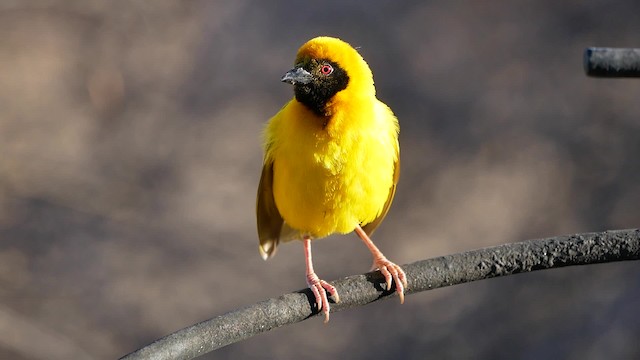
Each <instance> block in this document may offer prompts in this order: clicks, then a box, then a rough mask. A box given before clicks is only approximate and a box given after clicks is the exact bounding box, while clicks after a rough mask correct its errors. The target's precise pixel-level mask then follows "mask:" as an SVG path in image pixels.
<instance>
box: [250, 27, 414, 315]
mask: <svg viewBox="0 0 640 360" xmlns="http://www.w3.org/2000/svg"><path fill="white" fill-rule="evenodd" d="M282 81H283V82H286V83H289V84H292V85H293V89H294V94H295V96H294V98H293V99H292V100H291V101H289V102H288V103H287V104H286V105H285V106H284V107H283V108H282V109H281V110H280V111H279V112H278V113H277V114H276V115H275V116H274V117H272V118H271V120H269V123H268V124H267V127H266V129H265V132H264V151H265V155H264V162H263V167H262V176H261V178H260V185H259V186H258V196H257V209H256V210H257V222H258V237H259V239H260V247H259V250H260V254H261V255H262V257H263V258H264V259H265V260H266V259H268V258H269V257H271V256H272V255H273V254H274V253H275V250H276V247H277V246H278V243H279V242H280V241H289V240H294V239H298V240H302V242H303V244H304V252H305V260H306V275H307V284H308V285H309V288H311V290H312V291H313V294H314V296H315V300H316V303H317V306H318V309H319V310H320V309H322V310H323V312H324V314H325V322H327V321H329V311H330V305H329V301H328V299H327V294H326V292H329V294H330V295H331V296H332V297H333V298H334V300H335V301H336V302H338V301H340V299H339V296H338V293H337V291H336V288H335V287H334V286H333V285H331V284H329V283H327V282H326V281H324V280H320V279H319V278H318V276H317V275H316V273H315V271H314V270H313V263H312V260H311V240H313V239H319V238H323V237H326V236H328V235H331V234H334V233H341V234H346V233H350V232H352V231H355V232H356V234H357V235H358V236H359V237H360V238H361V239H362V241H364V243H365V244H366V246H367V247H368V248H369V250H370V251H371V254H372V255H373V266H374V268H377V269H380V271H381V272H382V274H383V275H384V277H385V279H386V283H387V289H390V288H391V282H392V280H393V281H394V282H395V286H396V291H397V292H398V295H399V296H400V302H401V303H402V302H404V288H405V287H406V286H407V279H406V275H405V273H404V271H403V270H402V268H400V266H398V265H396V264H394V263H392V262H391V261H389V260H387V258H386V257H385V256H384V255H383V254H382V252H381V251H380V250H379V249H378V248H377V247H376V246H375V245H374V244H373V242H372V241H371V239H370V238H369V236H370V235H371V233H373V231H374V230H375V229H376V228H377V227H378V225H380V222H382V219H384V217H385V215H386V214H387V212H388V211H389V206H390V205H391V202H392V201H393V196H394V194H395V191H396V184H397V182H398V176H399V174H400V158H399V146H398V132H399V126H398V119H396V117H395V116H394V114H393V112H392V111H391V109H390V108H389V107H388V106H387V105H385V104H384V103H382V102H381V101H379V100H378V99H377V98H376V93H375V87H374V85H373V75H372V73H371V70H370V69H369V65H367V63H366V62H365V61H364V59H363V58H362V56H360V54H359V53H358V52H357V51H356V50H355V49H354V48H353V47H352V46H351V45H349V44H348V43H346V42H344V41H342V40H340V39H336V38H331V37H317V38H314V39H311V40H309V41H308V42H307V43H305V44H304V45H302V47H301V48H300V49H299V50H298V54H297V56H296V60H295V66H294V68H293V69H292V70H290V71H288V72H287V73H286V74H285V75H284V76H283V77H282ZM325 290H326V292H325Z"/></svg>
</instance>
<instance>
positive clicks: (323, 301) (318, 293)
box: [303, 237, 340, 324]
mask: <svg viewBox="0 0 640 360" xmlns="http://www.w3.org/2000/svg"><path fill="white" fill-rule="evenodd" d="M303 242H304V259H305V261H306V263H307V285H309V288H310V289H311V291H313V295H314V296H315V298H316V304H318V311H319V310H320V309H322V311H323V312H324V322H325V324H326V323H327V322H329V310H330V309H331V306H330V305H329V299H328V298H327V293H326V292H325V290H326V291H328V292H329V294H331V296H332V297H333V299H334V300H335V301H336V302H339V301H340V297H339V296H338V291H337V290H336V288H335V287H334V286H333V285H331V284H329V283H328V282H326V281H324V280H320V279H319V278H318V275H316V273H315V271H313V261H312V259H311V239H310V238H309V237H305V238H304V240H303Z"/></svg>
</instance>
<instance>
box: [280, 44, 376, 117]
mask: <svg viewBox="0 0 640 360" xmlns="http://www.w3.org/2000/svg"><path fill="white" fill-rule="evenodd" d="M282 81H283V82H287V83H289V84H292V85H293V88H294V92H295V97H296V99H297V100H298V101H299V102H301V103H302V104H304V105H305V106H307V107H308V108H309V109H310V110H312V111H313V112H314V113H316V114H317V115H320V116H328V115H331V114H332V113H333V111H332V105H334V104H337V103H341V102H342V101H343V100H348V99H351V100H353V99H356V98H358V97H365V98H368V97H370V96H374V95H375V88H374V86H373V75H372V74H371V70H370V69H369V65H367V63H366V62H365V61H364V59H363V58H362V56H360V54H359V53H358V51H356V50H355V49H354V48H353V47H352V46H351V45H349V44H348V43H346V42H344V41H342V40H340V39H336V38H332V37H326V36H321V37H317V38H314V39H311V40H309V41H308V42H307V43H305V44H304V45H302V47H300V49H299V50H298V55H297V56H296V61H295V66H294V68H293V69H291V70H289V71H288V72H287V73H286V74H284V76H283V77H282Z"/></svg>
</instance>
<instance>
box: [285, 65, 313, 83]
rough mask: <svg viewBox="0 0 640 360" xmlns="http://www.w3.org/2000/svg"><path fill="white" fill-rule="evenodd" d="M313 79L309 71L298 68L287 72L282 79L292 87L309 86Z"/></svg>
mask: <svg viewBox="0 0 640 360" xmlns="http://www.w3.org/2000/svg"><path fill="white" fill-rule="evenodd" d="M312 79H313V75H311V73H310V72H308V71H307V70H305V69H303V68H301V67H297V68H293V69H291V70H289V71H287V73H286V74H284V76H283V77H282V79H281V81H282V82H286V83H289V84H291V85H295V84H308V83H310V82H311V80H312Z"/></svg>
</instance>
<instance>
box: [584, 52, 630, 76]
mask: <svg viewBox="0 0 640 360" xmlns="http://www.w3.org/2000/svg"><path fill="white" fill-rule="evenodd" d="M583 64H584V71H585V73H586V74H587V75H589V76H594V77H608V78H620V77H622V78H625V77H640V49H634V48H597V47H590V48H586V49H585V50H584V55H583Z"/></svg>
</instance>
